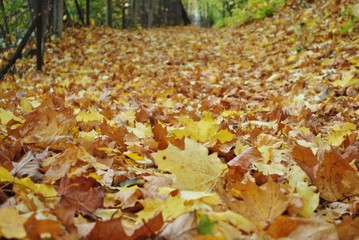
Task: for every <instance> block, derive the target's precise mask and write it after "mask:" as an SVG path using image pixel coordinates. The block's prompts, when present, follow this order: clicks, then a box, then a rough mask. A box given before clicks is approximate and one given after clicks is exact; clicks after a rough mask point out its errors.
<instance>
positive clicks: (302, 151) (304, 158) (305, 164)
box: [291, 144, 319, 181]
mask: <svg viewBox="0 0 359 240" xmlns="http://www.w3.org/2000/svg"><path fill="white" fill-rule="evenodd" d="M291 154H292V156H293V158H294V160H295V161H296V162H297V163H298V165H299V166H300V167H301V168H302V169H303V171H304V172H305V173H306V174H307V175H308V177H309V178H310V179H311V180H312V181H314V179H315V174H316V171H317V168H318V164H319V161H318V159H317V158H316V156H315V155H314V154H313V152H312V150H311V149H310V148H307V147H303V146H301V145H299V144H296V145H295V146H294V148H293V149H292V152H291Z"/></svg>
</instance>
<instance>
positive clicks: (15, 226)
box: [0, 207, 26, 239]
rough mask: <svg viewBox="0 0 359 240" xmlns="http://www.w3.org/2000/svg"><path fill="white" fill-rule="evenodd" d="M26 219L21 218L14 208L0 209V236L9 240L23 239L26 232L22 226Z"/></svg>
mask: <svg viewBox="0 0 359 240" xmlns="http://www.w3.org/2000/svg"><path fill="white" fill-rule="evenodd" d="M25 222H26V218H24V217H22V216H21V215H20V214H19V213H18V212H17V211H16V209H15V208H12V207H11V208H2V209H0V236H1V237H4V238H7V239H10V238H18V239H21V238H25V237H26V231H25V228H24V226H23V224H24V223H25Z"/></svg>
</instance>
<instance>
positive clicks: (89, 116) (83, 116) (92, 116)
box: [76, 109, 104, 122]
mask: <svg viewBox="0 0 359 240" xmlns="http://www.w3.org/2000/svg"><path fill="white" fill-rule="evenodd" d="M103 119H104V116H103V115H102V114H101V113H99V112H97V111H95V110H93V109H91V110H90V111H89V112H80V113H79V114H77V116H76V121H78V122H81V121H82V122H91V121H99V122H102V120H103Z"/></svg>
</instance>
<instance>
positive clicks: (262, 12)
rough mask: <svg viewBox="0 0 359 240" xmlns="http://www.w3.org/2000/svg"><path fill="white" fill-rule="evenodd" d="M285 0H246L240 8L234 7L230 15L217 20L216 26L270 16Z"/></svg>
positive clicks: (230, 24)
mask: <svg viewBox="0 0 359 240" xmlns="http://www.w3.org/2000/svg"><path fill="white" fill-rule="evenodd" d="M284 1H285V0H248V2H247V4H245V5H243V7H241V8H236V9H234V11H233V15H232V16H231V17H227V18H225V19H224V20H223V21H221V22H217V24H216V26H217V27H218V26H236V25H241V24H245V23H248V22H252V21H254V20H257V19H264V18H266V17H272V16H273V15H274V14H275V13H276V9H277V8H278V7H279V6H281V5H282V4H283V3H284Z"/></svg>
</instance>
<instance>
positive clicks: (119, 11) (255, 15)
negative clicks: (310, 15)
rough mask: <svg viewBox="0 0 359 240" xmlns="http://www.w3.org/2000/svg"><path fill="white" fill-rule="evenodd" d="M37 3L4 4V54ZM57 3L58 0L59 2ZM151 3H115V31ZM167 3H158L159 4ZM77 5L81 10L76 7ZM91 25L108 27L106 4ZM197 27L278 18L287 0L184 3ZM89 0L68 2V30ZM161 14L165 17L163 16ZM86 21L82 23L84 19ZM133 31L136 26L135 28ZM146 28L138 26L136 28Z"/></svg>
mask: <svg viewBox="0 0 359 240" xmlns="http://www.w3.org/2000/svg"><path fill="white" fill-rule="evenodd" d="M31 1H33V0H0V50H3V49H6V48H9V47H12V46H16V45H17V44H18V43H19V41H21V37H22V36H23V35H24V33H25V32H26V30H27V28H28V26H29V25H30V22H31V21H32V19H33V17H34V13H33V11H32V10H31ZM55 1H56V0H55ZM134 1H135V2H136V1H138V2H140V1H148V0H112V7H113V10H112V11H113V13H112V27H114V28H124V26H123V24H124V21H123V13H124V12H125V11H124V9H125V8H128V7H129V6H130V4H131V3H133V2H134ZM161 1H166V0H157V2H161ZM293 1H294V2H296V3H297V4H303V3H304V4H306V3H307V2H308V0H307V1H305V0H292V2H293ZM76 2H77V3H78V4H79V7H80V10H81V14H82V17H81V14H80V13H79V8H77V7H76ZM90 2H91V8H90V25H91V26H103V25H105V24H106V11H107V8H106V0H92V1H90ZM181 2H182V4H183V6H184V8H185V10H186V12H187V15H188V17H189V19H190V20H191V23H192V24H193V25H197V26H201V27H227V26H238V25H241V24H245V23H248V22H252V21H254V20H257V19H263V18H266V17H271V16H273V15H275V14H276V13H277V11H278V9H279V7H280V6H282V5H283V4H285V3H286V2H287V3H288V2H289V1H288V0H287V1H286V0H181ZM85 9H86V0H77V1H76V0H65V7H64V23H65V26H67V27H68V26H75V27H81V26H83V25H84V24H85V23H84V20H83V19H84V18H85ZM357 9H358V7H357V6H355V7H354V6H351V7H349V8H348V9H345V10H344V11H343V12H342V14H341V18H342V19H343V25H342V29H341V34H350V33H351V32H352V31H353V28H354V27H355V25H356V24H357V22H358V13H357V12H358V11H357ZM160 14H161V13H160ZM81 18H82V19H81ZM132 27H133V26H132ZM141 27H145V26H141V25H138V24H137V25H136V28H141Z"/></svg>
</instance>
